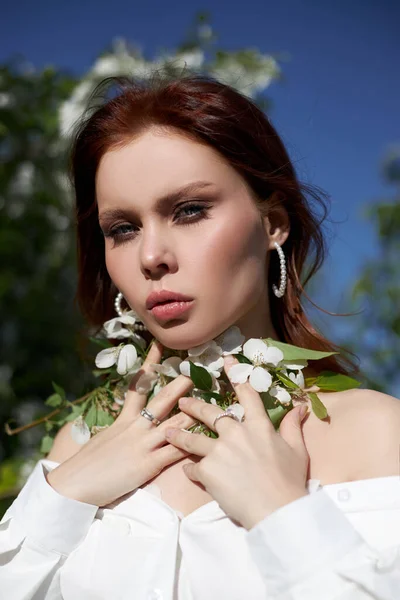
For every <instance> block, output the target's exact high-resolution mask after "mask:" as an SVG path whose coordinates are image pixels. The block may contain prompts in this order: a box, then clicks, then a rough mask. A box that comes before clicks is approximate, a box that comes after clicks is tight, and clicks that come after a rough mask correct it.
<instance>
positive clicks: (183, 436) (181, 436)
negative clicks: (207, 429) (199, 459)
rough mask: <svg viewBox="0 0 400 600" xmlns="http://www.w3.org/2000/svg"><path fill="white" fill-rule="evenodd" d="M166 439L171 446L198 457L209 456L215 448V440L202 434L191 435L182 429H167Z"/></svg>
mask: <svg viewBox="0 0 400 600" xmlns="http://www.w3.org/2000/svg"><path fill="white" fill-rule="evenodd" d="M165 439H166V440H168V442H169V443H170V444H172V445H173V446H176V447H177V448H181V450H185V451H186V452H189V454H196V456H207V454H208V453H209V452H211V450H212V449H213V448H214V445H215V440H213V439H211V438H209V437H208V436H206V435H202V434H201V433H190V432H189V431H182V430H181V429H167V430H166V432H165Z"/></svg>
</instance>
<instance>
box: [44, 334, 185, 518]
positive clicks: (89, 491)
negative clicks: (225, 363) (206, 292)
mask: <svg viewBox="0 0 400 600" xmlns="http://www.w3.org/2000/svg"><path fill="white" fill-rule="evenodd" d="M161 357H162V346H161V344H159V342H155V343H153V345H152V347H151V348H150V350H149V353H148V355H147V357H146V360H145V362H144V363H143V366H142V368H141V370H140V371H139V373H137V374H136V375H135V377H134V378H133V380H132V382H131V385H130V390H129V391H128V393H127V394H126V399H125V403H124V406H123V408H122V410H121V412H120V414H119V416H118V417H117V419H116V420H115V421H114V423H113V424H112V425H111V426H110V427H108V428H107V429H104V430H103V431H101V432H100V433H98V434H96V435H95V436H94V437H92V438H91V439H90V440H89V441H88V442H87V443H86V444H85V445H84V446H82V449H81V450H79V452H78V453H77V454H75V455H74V456H72V457H71V458H69V459H68V460H66V461H65V462H63V463H62V464H60V465H59V466H58V467H56V468H55V469H53V470H52V471H51V472H50V473H49V474H48V475H47V481H48V483H49V484H50V485H51V486H52V487H53V488H54V489H55V490H56V491H58V492H59V493H60V494H61V495H64V496H67V497H69V498H73V499H75V500H79V501H81V502H86V503H87V504H93V505H95V506H106V505H107V504H110V503H111V502H113V501H115V500H117V499H118V498H121V497H122V496H124V495H126V494H127V493H129V492H131V491H133V490H135V489H136V488H138V487H139V486H141V485H142V484H144V483H145V482H146V481H148V480H149V479H153V477H155V476H156V475H158V474H159V473H160V472H161V471H162V470H163V469H164V468H165V467H166V466H168V465H170V464H171V463H174V462H176V461H178V460H180V459H182V458H185V457H187V456H188V452H187V451H186V450H182V449H180V448H174V446H171V445H170V444H168V443H167V442H166V441H165V430H166V428H167V427H170V426H175V427H190V426H191V425H194V424H195V422H196V421H195V420H194V419H192V418H191V417H190V416H188V415H186V414H185V413H182V412H180V413H178V414H176V415H174V416H172V417H170V418H169V419H166V417H167V416H168V414H169V413H170V412H171V410H172V409H173V408H174V406H175V405H176V404H177V402H178V399H179V398H180V397H181V396H183V395H184V394H187V393H188V392H190V390H191V389H192V388H193V382H192V380H191V379H190V378H189V377H185V376H184V375H179V376H178V377H177V378H176V379H174V380H173V381H171V382H170V383H169V384H168V385H166V386H165V387H164V388H163V389H162V390H161V391H160V392H159V393H158V394H157V395H156V396H155V397H154V398H152V399H151V400H150V402H149V403H148V404H147V405H146V401H147V394H139V393H138V392H136V391H135V384H136V382H137V380H138V379H139V377H140V376H141V375H142V374H143V373H148V372H149V371H150V370H151V367H150V365H151V363H158V362H160V360H161ZM145 406H147V408H148V409H149V410H150V412H151V413H152V414H153V415H154V416H155V417H156V418H157V419H160V420H161V421H162V420H163V419H165V420H164V421H162V423H160V424H159V425H158V426H155V425H154V424H153V423H152V422H151V421H149V420H148V419H146V418H145V417H143V416H142V415H141V414H140V411H141V410H142V408H144V407H145Z"/></svg>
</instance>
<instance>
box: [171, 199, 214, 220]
mask: <svg viewBox="0 0 400 600" xmlns="http://www.w3.org/2000/svg"><path fill="white" fill-rule="evenodd" d="M207 210H208V207H207V206H205V205H204V204H194V203H187V204H183V205H181V206H179V207H178V209H177V210H176V212H175V216H176V215H177V214H178V215H183V216H180V217H179V218H178V219H177V220H178V221H185V220H190V221H194V220H197V219H198V218H202V217H206V214H207Z"/></svg>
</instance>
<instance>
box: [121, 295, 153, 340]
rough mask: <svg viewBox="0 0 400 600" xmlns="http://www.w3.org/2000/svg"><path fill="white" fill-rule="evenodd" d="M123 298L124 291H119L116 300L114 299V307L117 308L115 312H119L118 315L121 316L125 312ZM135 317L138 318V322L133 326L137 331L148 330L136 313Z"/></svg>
mask: <svg viewBox="0 0 400 600" xmlns="http://www.w3.org/2000/svg"><path fill="white" fill-rule="evenodd" d="M122 300H124V296H123V294H122V292H118V294H117V295H116V297H115V300H114V308H115V312H116V313H117V315H118V316H119V317H122V315H123V314H124V311H123V310H122V308H121V302H122ZM131 312H133V313H134V311H131ZM134 317H135V319H136V322H135V324H134V325H133V328H134V329H135V330H136V331H147V327H146V325H144V323H142V322H141V321H139V319H138V317H137V315H136V313H134Z"/></svg>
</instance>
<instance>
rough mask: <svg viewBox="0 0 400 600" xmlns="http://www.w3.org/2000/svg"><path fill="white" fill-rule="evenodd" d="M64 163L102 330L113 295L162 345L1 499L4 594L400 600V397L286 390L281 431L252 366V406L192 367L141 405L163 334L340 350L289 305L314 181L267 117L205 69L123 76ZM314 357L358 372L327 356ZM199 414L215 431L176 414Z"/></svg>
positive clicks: (308, 244)
mask: <svg viewBox="0 0 400 600" xmlns="http://www.w3.org/2000/svg"><path fill="white" fill-rule="evenodd" d="M72 172H73V181H74V188H75V194H76V203H77V204H76V206H77V220H78V244H79V269H80V276H79V289H78V297H79V300H80V305H81V307H82V309H83V312H84V314H85V315H86V317H87V318H88V321H89V322H90V323H91V324H92V325H96V326H100V325H101V324H102V323H103V322H104V321H105V320H107V319H110V318H111V317H112V316H113V307H114V301H115V298H116V296H117V294H118V292H119V293H122V294H123V297H124V298H125V300H126V302H127V304H128V305H129V306H130V307H131V308H132V309H133V310H134V311H135V312H136V313H137V314H138V315H139V317H140V319H141V321H142V323H143V324H144V326H145V327H146V328H147V330H148V332H149V335H151V336H154V338H156V340H157V341H156V342H155V343H154V344H153V345H152V347H151V349H150V351H149V354H148V357H147V359H146V361H145V363H144V365H143V368H142V370H141V372H140V373H139V374H138V376H136V377H135V378H134V379H133V380H132V384H131V389H130V391H129V393H128V394H127V397H126V400H125V403H124V406H123V409H122V411H121V414H120V416H119V417H118V418H117V419H116V421H115V423H114V424H113V425H112V426H111V427H109V428H108V429H106V430H105V431H103V432H101V433H99V434H98V435H96V436H95V437H94V438H91V439H90V440H89V441H88V442H87V443H86V444H85V445H84V446H79V445H78V444H75V443H74V442H73V440H72V439H71V436H70V429H69V427H66V428H64V429H63V430H61V431H60V432H59V434H58V436H57V438H56V440H55V443H54V446H53V448H52V450H51V452H50V454H49V455H48V457H47V459H45V460H43V461H40V462H39V463H38V464H37V465H36V468H35V470H34V472H33V473H32V474H31V476H30V478H29V481H28V482H27V484H26V485H25V487H24V488H23V490H22V491H21V493H20V495H19V496H18V498H17V499H16V500H15V502H14V504H13V505H12V506H11V507H10V509H9V510H8V511H7V513H6V514H5V516H4V518H3V520H2V525H1V533H0V560H1V565H2V567H1V570H0V584H1V589H2V590H3V594H4V597H5V598H10V599H11V598H12V599H13V600H22V598H24V600H28V599H32V600H33V599H37V600H39V599H43V600H50V599H52V600H55V599H57V600H58V599H61V598H64V599H66V600H72V599H73V600H81V599H82V600H89V599H94V598H96V599H103V598H104V599H105V598H107V599H108V598H110V599H111V598H112V599H116V598H118V599H125V598H126V599H128V598H132V599H135V600H142V599H143V600H144V599H148V600H150V599H156V598H159V599H164V600H172V599H175V598H179V599H180V600H191V599H199V600H202V599H204V600H206V599H207V600H211V599H214V598H228V599H230V600H236V599H237V600H239V599H240V600H243V598H246V599H247V598H250V599H252V600H253V599H254V600H259V599H265V598H268V599H272V598H274V599H275V598H276V599H278V598H279V600H292V599H296V600H300V599H302V600H303V599H307V600H312V599H315V600H316V599H318V600H320V599H321V598H324V600H329V599H333V598H335V599H336V600H339V599H341V600H349V599H350V598H351V599H355V600H358V599H359V600H361V599H363V600H364V599H365V600H366V599H368V598H375V599H378V600H389V599H390V600H394V599H395V598H398V597H399V594H400V559H398V558H397V552H398V549H399V541H400V486H399V478H398V440H399V425H400V412H399V405H398V402H397V401H396V399H395V398H391V397H389V396H386V395H383V394H379V393H376V392H372V391H366V390H360V391H349V392H340V393H333V394H320V397H321V399H322V400H323V402H324V404H325V405H326V406H327V408H328V413H329V416H330V418H329V419H327V420H324V421H321V420H319V419H317V418H316V417H315V415H314V414H313V413H310V414H309V415H308V416H307V418H306V419H305V421H303V422H302V423H301V417H300V410H299V408H297V407H296V408H295V409H293V410H291V411H290V412H288V414H287V415H286V416H285V418H284V419H283V421H282V423H281V425H280V430H279V433H277V432H276V431H275V430H274V428H273V426H272V424H271V422H270V420H269V417H268V415H267V414H266V412H265V409H264V406H263V404H262V401H261V399H260V396H259V394H258V393H257V392H256V391H255V390H254V389H253V388H252V387H251V386H250V384H249V382H243V383H240V384H236V383H232V389H234V390H235V392H236V393H237V396H238V398H239V402H240V404H241V405H242V406H243V408H244V411H245V420H244V421H243V422H240V421H239V422H238V421H237V420H235V419H234V418H221V417H222V413H223V411H222V409H221V408H219V407H218V406H213V405H212V404H208V403H204V402H202V401H201V400H200V399H198V398H194V397H190V393H191V390H192V387H193V383H192V381H191V380H190V379H189V377H186V376H185V375H180V376H179V377H177V378H176V379H174V380H173V381H172V382H171V383H169V384H168V385H167V386H166V387H164V388H163V389H162V390H161V391H160V392H159V393H158V394H157V395H156V396H155V397H154V398H153V399H151V400H150V402H149V403H148V404H147V406H146V408H147V412H146V411H144V410H143V409H144V407H145V404H146V395H145V394H143V393H141V390H136V389H135V385H136V383H137V382H138V377H139V375H143V373H149V372H150V371H151V369H152V368H151V366H150V365H151V364H153V363H158V362H160V359H161V356H162V351H163V348H164V347H166V348H170V349H176V350H181V349H189V348H192V347H194V346H199V345H201V344H204V343H206V342H208V341H210V340H213V339H215V338H216V337H217V336H220V335H222V334H223V333H224V332H225V331H226V330H228V328H230V327H231V326H234V325H235V326H238V327H239V328H240V331H241V332H242V334H243V335H244V337H245V338H246V339H249V338H260V337H261V338H267V337H270V338H273V339H276V340H281V341H285V342H287V343H291V344H296V345H298V346H302V347H305V348H314V349H319V350H325V351H327V352H329V351H332V350H334V349H335V348H334V346H333V345H332V344H331V343H330V342H329V341H328V340H325V339H324V338H323V337H322V336H321V335H320V334H318V333H317V332H316V330H315V329H314V328H313V327H312V325H311V324H310V322H309V321H308V319H307V317H306V315H305V313H304V312H303V310H302V307H301V303H300V301H301V296H302V286H301V283H300V281H301V280H303V281H304V279H307V278H306V277H304V275H303V266H304V263H305V260H306V258H307V259H308V260H309V261H310V260H311V263H310V264H311V270H310V273H309V276H311V275H312V274H313V273H314V272H315V270H316V269H317V268H318V266H319V265H320V263H321V261H322V258H323V240H322V235H321V230H320V225H319V220H318V218H317V216H316V215H315V214H313V212H312V209H311V207H310V205H309V203H308V202H307V200H306V193H309V194H310V195H311V196H312V197H313V198H314V200H316V201H317V200H318V199H319V196H318V194H317V193H316V192H314V191H313V190H312V189H311V188H306V187H305V186H302V185H300V184H299V182H298V181H297V178H296V175H295V172H294V168H293V166H292V164H291V162H290V160H289V157H288V155H287V153H286V151H285V149H284V147H283V144H282V142H281V140H280V139H279V137H278V135H277V133H276V131H275V130H274V128H273V127H272V125H271V124H270V122H269V121H268V119H267V118H266V117H265V115H264V114H263V113H262V112H261V111H260V110H259V109H258V108H257V107H256V106H255V104H253V103H252V102H251V101H250V100H249V99H248V98H246V97H244V96H242V95H240V94H239V93H238V92H236V91H235V90H233V89H232V88H230V87H229V86H225V85H223V84H221V83H219V82H217V81H215V80H212V79H211V78H207V77H204V76H191V77H184V78H182V79H179V80H174V81H170V82H167V81H164V82H163V81H162V80H161V81H157V80H153V81H152V82H151V83H150V82H148V83H147V85H146V84H140V85H139V84H134V83H132V82H128V81H125V82H123V86H122V89H121V91H120V93H119V94H118V95H117V96H115V97H114V98H113V99H111V100H109V101H108V102H107V103H105V104H104V106H102V107H100V108H98V109H97V110H96V111H95V112H94V113H93V114H92V115H91V116H89V117H88V118H87V120H86V121H85V122H84V123H83V124H82V126H81V127H80V130H79V132H78V133H77V136H76V139H75V144H74V149H73V155H72ZM281 247H282V248H281ZM311 250H314V255H313V258H312V259H310V257H309V255H310V251H311ZM283 252H284V254H282V253H283ZM278 284H279V288H278ZM272 290H274V292H273V291H272ZM160 292H162V293H160ZM166 301H169V304H167V305H165V302H166ZM163 303H164V307H162V304H163ZM233 362H234V360H233ZM320 364H322V368H323V369H330V370H334V371H338V372H342V373H345V372H346V369H347V368H348V366H347V367H346V363H345V362H344V361H343V360H342V359H339V358H337V355H333V356H330V357H327V358H326V359H325V360H324V361H320V362H319V363H318V368H321V367H320ZM231 367H232V361H231V363H229V356H227V357H226V358H225V370H226V372H227V373H229V371H230V369H231ZM185 399H186V403H185V402H184V400H185ZM178 401H179V407H180V409H181V412H180V413H178V414H176V415H174V416H172V417H171V416H169V415H170V412H171V411H172V409H173V408H174V407H175V405H176V403H177V402H178ZM224 416H227V415H224ZM198 421H200V422H203V423H205V424H206V425H207V426H208V427H210V428H211V429H213V430H214V431H215V432H216V433H217V434H218V438H217V439H213V438H209V437H207V436H204V435H194V434H191V433H189V432H188V431H184V429H185V428H188V427H189V426H191V425H193V424H194V423H195V422H198ZM171 428H172V431H169V430H170V429H171ZM180 429H183V431H182V430H180Z"/></svg>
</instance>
